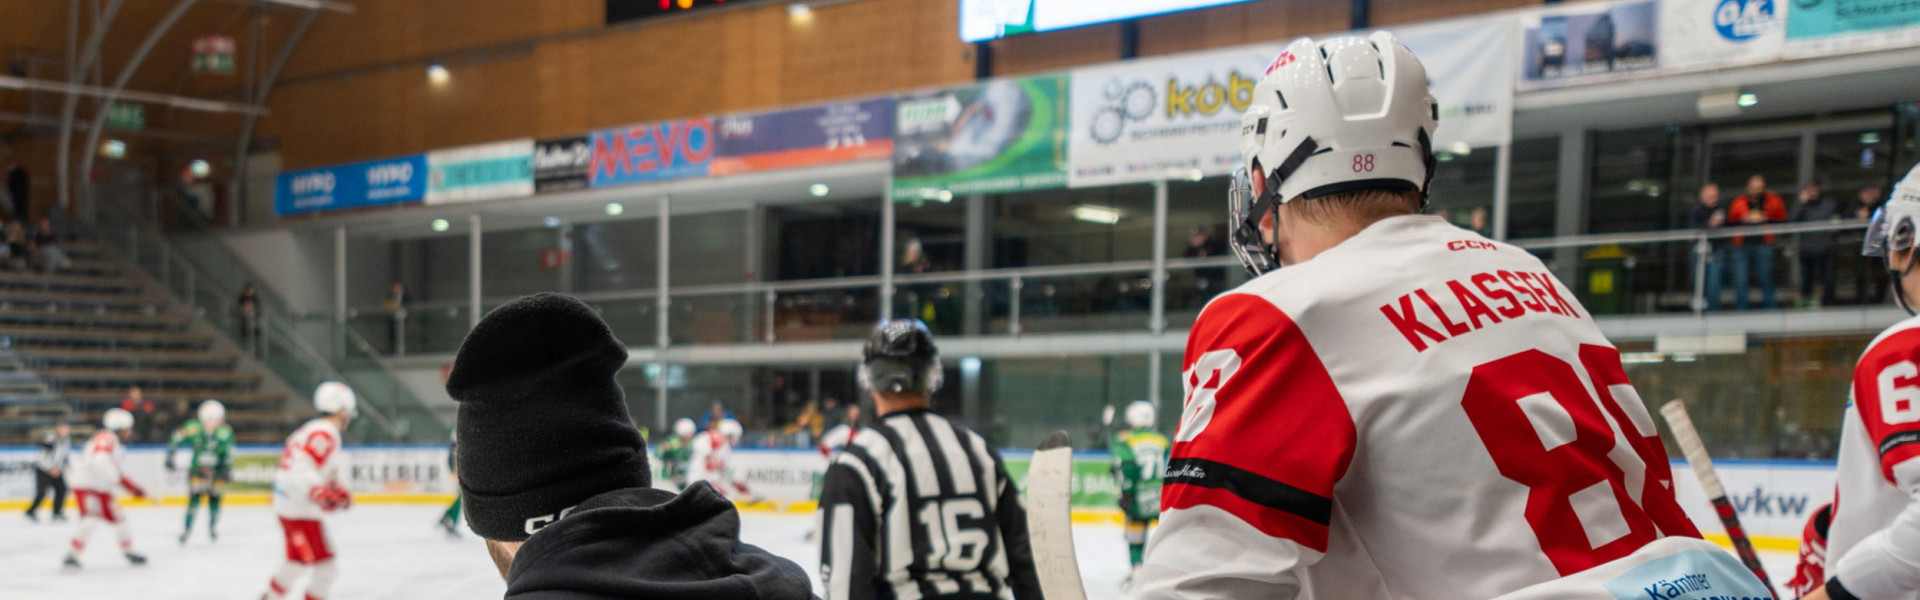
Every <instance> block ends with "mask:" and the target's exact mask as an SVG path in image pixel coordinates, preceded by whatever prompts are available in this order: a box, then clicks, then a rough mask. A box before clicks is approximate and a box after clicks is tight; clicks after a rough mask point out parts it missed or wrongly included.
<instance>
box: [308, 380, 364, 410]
mask: <svg viewBox="0 0 1920 600" xmlns="http://www.w3.org/2000/svg"><path fill="white" fill-rule="evenodd" d="M357 406H358V402H357V401H356V400H355V399H354V397H353V388H350V387H347V384H344V383H340V382H338V381H327V382H322V383H321V384H320V387H317V388H314V389H313V409H314V410H317V411H320V414H323V415H332V414H339V413H342V412H344V413H346V415H347V416H349V417H351V416H353V415H354V414H355V413H356V412H357V410H358V409H357Z"/></svg>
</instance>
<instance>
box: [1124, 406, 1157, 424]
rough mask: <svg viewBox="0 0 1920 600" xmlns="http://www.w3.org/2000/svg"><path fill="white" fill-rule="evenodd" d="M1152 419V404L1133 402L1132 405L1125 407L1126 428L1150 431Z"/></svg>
mask: <svg viewBox="0 0 1920 600" xmlns="http://www.w3.org/2000/svg"><path fill="white" fill-rule="evenodd" d="M1153 417H1154V410H1153V403H1152V402H1148V401H1145V400H1135V401H1133V403H1132V404H1128V405H1127V426H1128V427H1132V428H1134V429H1152V428H1153Z"/></svg>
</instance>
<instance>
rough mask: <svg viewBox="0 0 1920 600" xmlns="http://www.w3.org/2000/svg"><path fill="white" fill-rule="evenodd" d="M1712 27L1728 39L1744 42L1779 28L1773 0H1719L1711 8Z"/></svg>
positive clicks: (1777, 14)
mask: <svg viewBox="0 0 1920 600" xmlns="http://www.w3.org/2000/svg"><path fill="white" fill-rule="evenodd" d="M1713 28H1714V30H1716V31H1719V32H1720V37H1723V38H1726V39H1727V40H1728V41H1733V42H1745V41H1748V40H1751V39H1753V38H1757V37H1760V36H1761V35H1762V34H1765V33H1767V32H1769V31H1773V30H1775V29H1779V28H1780V18H1779V13H1778V12H1777V11H1775V10H1774V9H1773V0H1720V5H1719V6H1717V7H1715V8H1714V10H1713Z"/></svg>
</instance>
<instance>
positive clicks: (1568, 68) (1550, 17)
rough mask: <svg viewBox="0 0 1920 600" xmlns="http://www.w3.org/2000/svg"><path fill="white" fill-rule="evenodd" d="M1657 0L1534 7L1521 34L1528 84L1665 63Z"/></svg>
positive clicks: (1524, 83)
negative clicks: (1659, 36)
mask: <svg viewBox="0 0 1920 600" xmlns="http://www.w3.org/2000/svg"><path fill="white" fill-rule="evenodd" d="M1658 21H1659V7H1658V5H1657V3H1656V2H1655V1H1654V0H1638V1H1634V2H1607V3H1588V4H1578V5H1573V6H1571V7H1569V8H1564V9H1552V10H1544V11H1540V12H1534V13H1529V14H1527V15H1526V16H1525V17H1524V21H1523V23H1522V27H1523V28H1524V31H1523V33H1522V36H1521V42H1520V43H1521V55H1520V85H1521V87H1523V88H1526V89H1534V88H1542V87H1555V86H1563V85H1572V84H1580V83H1592V82H1596V81H1608V80H1615V79H1620V78H1622V77H1625V76H1627V74H1629V73H1631V72H1633V71H1641V70H1646V69H1652V68H1655V67H1657V66H1659V47H1658V43H1657V42H1656V41H1655V40H1657V39H1658V38H1657V36H1658V35H1659V33H1660V31H1659V27H1658Z"/></svg>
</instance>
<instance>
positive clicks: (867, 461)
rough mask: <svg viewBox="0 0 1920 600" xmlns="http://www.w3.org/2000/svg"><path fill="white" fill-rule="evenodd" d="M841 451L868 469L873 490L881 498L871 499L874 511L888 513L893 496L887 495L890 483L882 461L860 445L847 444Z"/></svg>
mask: <svg viewBox="0 0 1920 600" xmlns="http://www.w3.org/2000/svg"><path fill="white" fill-rule="evenodd" d="M840 451H841V452H845V453H847V454H848V455H850V456H852V457H853V458H854V459H855V460H858V461H860V464H861V465H862V466H865V467H866V468H867V475H868V476H869V477H872V478H873V490H874V492H875V493H878V494H880V497H879V498H873V499H871V500H872V501H873V502H872V504H873V510H874V512H876V513H881V514H884V513H886V511H887V508H888V507H891V506H893V494H889V493H887V489H888V488H887V484H888V483H889V482H888V481H887V471H886V470H885V469H882V468H880V461H877V460H874V459H873V454H871V453H868V452H867V449H866V448H864V447H861V446H860V445H859V444H847V445H846V446H842V447H841V448H840ZM864 492H865V491H864V490H862V493H864ZM881 529H885V527H881Z"/></svg>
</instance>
